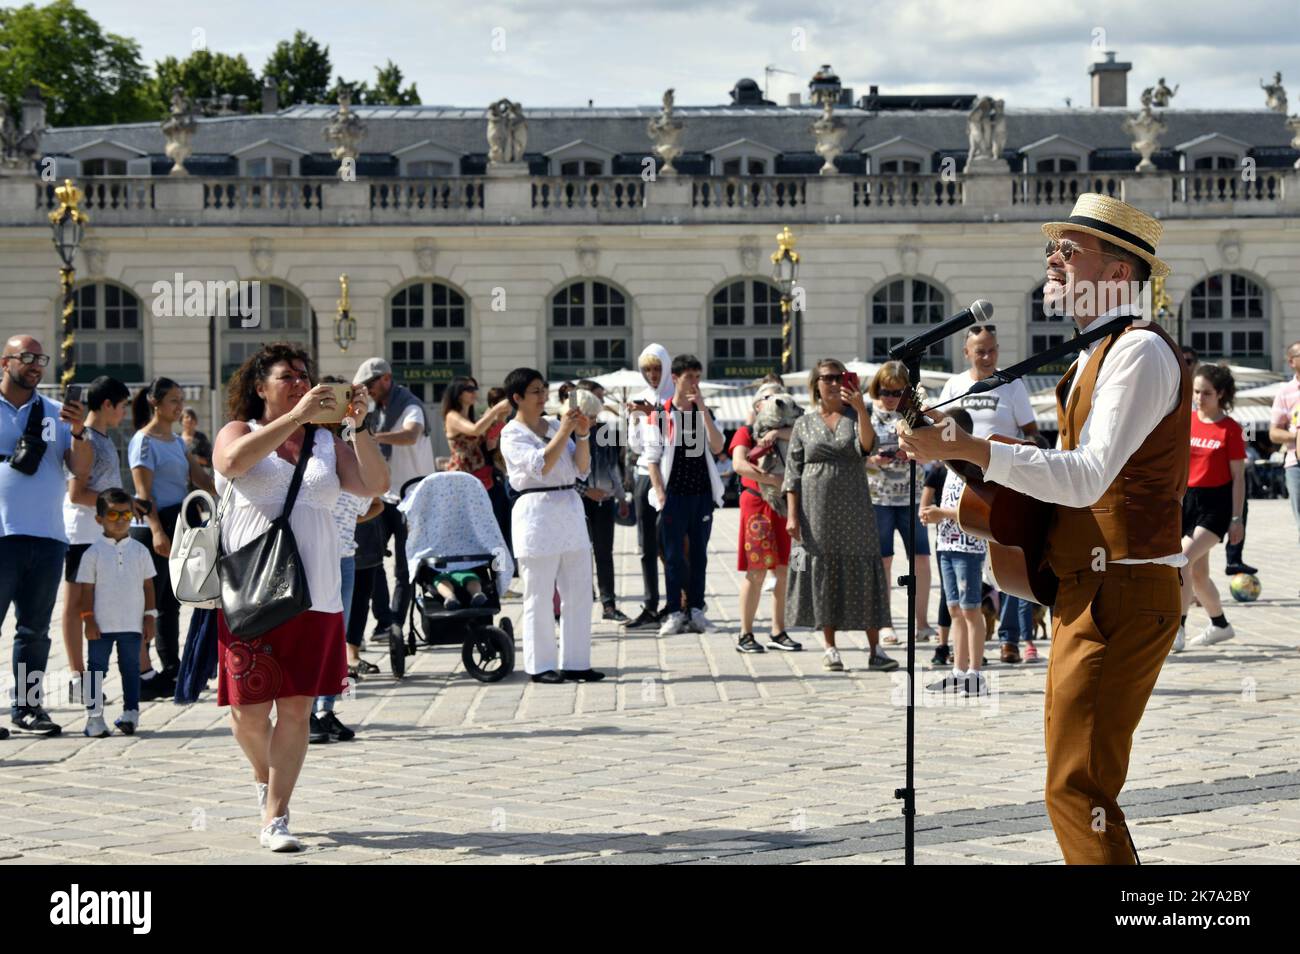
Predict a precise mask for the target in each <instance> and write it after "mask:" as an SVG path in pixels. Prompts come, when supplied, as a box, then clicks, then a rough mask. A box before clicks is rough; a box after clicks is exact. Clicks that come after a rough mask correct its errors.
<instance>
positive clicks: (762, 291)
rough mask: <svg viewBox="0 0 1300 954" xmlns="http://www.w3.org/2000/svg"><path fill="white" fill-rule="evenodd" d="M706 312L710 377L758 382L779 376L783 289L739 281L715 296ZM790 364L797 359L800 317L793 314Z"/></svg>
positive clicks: (752, 280) (757, 281) (751, 280)
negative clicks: (707, 317) (771, 376)
mask: <svg viewBox="0 0 1300 954" xmlns="http://www.w3.org/2000/svg"><path fill="white" fill-rule="evenodd" d="M710 306H711V307H710V313H709V362H708V369H707V371H708V376H709V377H710V378H759V377H762V376H763V375H765V374H767V373H768V372H769V371H775V372H777V373H778V374H779V373H780V372H781V290H780V289H779V288H777V287H776V286H775V285H773V284H772V283H771V282H768V281H763V280H762V279H758V278H743V279H738V280H736V281H732V282H728V283H727V284H725V285H723V286H722V287H721V288H719V289H718V290H717V291H715V292H714V293H713V298H712V300H711V301H710ZM793 319H794V320H793V323H792V324H793V327H792V329H791V336H792V337H793V339H794V340H793V341H792V342H791V351H792V352H793V354H792V356H791V360H792V361H793V363H794V367H795V368H796V369H797V368H799V367H801V364H800V360H799V350H800V349H799V313H798V312H797V311H796V312H794V313H793Z"/></svg>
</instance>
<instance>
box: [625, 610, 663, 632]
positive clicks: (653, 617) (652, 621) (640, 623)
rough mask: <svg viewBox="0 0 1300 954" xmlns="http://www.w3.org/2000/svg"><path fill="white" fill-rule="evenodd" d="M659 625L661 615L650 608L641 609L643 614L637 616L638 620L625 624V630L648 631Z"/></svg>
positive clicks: (631, 620)
mask: <svg viewBox="0 0 1300 954" xmlns="http://www.w3.org/2000/svg"><path fill="white" fill-rule="evenodd" d="M658 625H659V614H658V613H657V612H655V611H654V610H653V609H651V608H650V607H648V606H643V607H641V612H640V613H638V614H637V617H636V619H630V620H628V621H627V622H626V623H624V624H623V628H624V629H648V628H649V627H651V626H658Z"/></svg>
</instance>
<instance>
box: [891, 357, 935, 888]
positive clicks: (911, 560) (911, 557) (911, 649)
mask: <svg viewBox="0 0 1300 954" xmlns="http://www.w3.org/2000/svg"><path fill="white" fill-rule="evenodd" d="M903 364H904V365H905V366H906V367H907V380H908V383H909V384H910V385H911V387H912V388H916V387H917V386H919V385H920V383H921V354H920V352H919V351H914V352H912V353H911V355H910V356H908V357H906V358H904V359H903ZM918 410H919V409H918ZM907 466H908V494H909V495H910V499H911V506H910V513H911V517H912V519H911V520H909V521H908V522H907V575H906V576H900V577H899V578H898V582H899V584H900V585H901V586H906V587H907V776H906V781H905V782H904V783H903V787H902V788H896V789H894V797H895V798H898V799H902V801H903V864H905V865H914V864H915V863H916V859H915V854H916V789H915V787H914V782H915V777H914V766H915V761H916V704H915V703H916V595H917V594H916V520H917V516H916V504H917V501H916V458H915V457H911V456H910V455H909V458H908V462H907ZM927 595H928V594H927Z"/></svg>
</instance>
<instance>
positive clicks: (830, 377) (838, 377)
mask: <svg viewBox="0 0 1300 954" xmlns="http://www.w3.org/2000/svg"><path fill="white" fill-rule="evenodd" d="M818 380H819V381H825V382H826V383H827V384H839V383H840V382H841V381H843V380H844V375H842V374H822V375H818Z"/></svg>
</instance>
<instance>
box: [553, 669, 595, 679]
mask: <svg viewBox="0 0 1300 954" xmlns="http://www.w3.org/2000/svg"><path fill="white" fill-rule="evenodd" d="M560 675H561V676H563V677H564V679H565V681H567V682H600V681H601V680H602V679H604V678H605V674H604V673H603V672H600V671H599V670H596V669H562V670H560Z"/></svg>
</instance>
